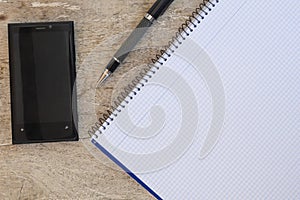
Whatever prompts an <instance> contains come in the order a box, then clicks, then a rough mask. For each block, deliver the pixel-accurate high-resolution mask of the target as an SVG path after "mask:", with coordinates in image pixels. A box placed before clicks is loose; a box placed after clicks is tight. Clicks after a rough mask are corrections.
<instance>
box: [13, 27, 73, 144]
mask: <svg viewBox="0 0 300 200" xmlns="http://www.w3.org/2000/svg"><path fill="white" fill-rule="evenodd" d="M72 25H73V24H72ZM72 27H73V26H70V23H57V24H56V23H53V24H31V25H29V26H25V27H22V26H16V27H10V28H11V29H10V30H11V34H10V44H11V45H10V47H11V51H10V57H11V60H10V61H11V62H10V64H11V73H12V74H11V77H12V86H13V87H12V90H13V91H12V93H13V94H12V103H13V105H12V106H13V109H12V110H13V123H14V124H15V126H13V128H14V130H13V132H14V133H15V134H16V135H19V136H22V135H23V136H25V137H22V138H25V139H26V140H57V139H62V138H68V137H72V134H73V133H74V128H75V127H74V123H73V121H74V119H73V115H74V114H75V112H76V110H74V109H73V108H74V107H73V106H74V105H73V102H74V101H73V100H74V99H73V98H74V95H73V94H74V93H73V92H74V91H73V89H74V81H75V80H74V78H75V66H74V62H75V61H74V44H73V42H72V37H73V33H72ZM15 138H17V136H16V137H15Z"/></svg>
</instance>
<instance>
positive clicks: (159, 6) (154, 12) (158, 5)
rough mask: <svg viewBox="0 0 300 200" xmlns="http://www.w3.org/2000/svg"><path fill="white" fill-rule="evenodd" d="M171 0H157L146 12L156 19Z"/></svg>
mask: <svg viewBox="0 0 300 200" xmlns="http://www.w3.org/2000/svg"><path fill="white" fill-rule="evenodd" d="M173 1H174V0H157V1H156V2H155V3H154V5H153V6H152V7H151V8H150V10H149V11H148V14H150V15H151V16H152V17H154V18H155V19H157V18H158V17H159V16H161V15H162V14H164V12H165V11H166V10H167V8H168V7H169V6H170V4H171V3H172V2H173Z"/></svg>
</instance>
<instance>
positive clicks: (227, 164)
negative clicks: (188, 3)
mask: <svg viewBox="0 0 300 200" xmlns="http://www.w3.org/2000/svg"><path fill="white" fill-rule="evenodd" d="M299 7H300V1H295V0H287V1H284V3H282V1H279V0H275V1H262V0H254V1H250V0H248V1H247V0H241V1H235V0H226V1H225V0H224V1H221V0H220V1H217V0H211V1H204V3H203V4H201V6H200V8H197V9H196V11H195V12H194V13H193V14H192V16H191V17H190V18H189V19H190V21H187V22H186V23H185V24H184V25H183V26H182V30H181V32H180V33H177V34H176V37H174V38H173V39H172V41H171V42H170V46H169V48H168V49H166V51H165V52H164V53H163V54H162V55H161V56H160V59H158V60H157V62H156V63H155V64H154V65H153V67H152V68H151V69H150V70H149V71H148V73H147V74H146V75H145V77H144V79H143V80H142V81H141V82H140V83H139V84H138V85H137V86H136V88H135V89H134V90H133V91H132V92H131V93H130V94H129V95H128V97H127V98H126V99H125V100H124V101H123V103H122V104H121V105H120V106H119V107H118V108H116V109H115V111H114V112H113V113H112V115H111V116H110V117H109V118H108V119H107V121H106V122H105V123H104V124H103V125H102V127H101V128H100V129H99V130H98V131H96V133H95V135H94V136H93V138H92V142H93V144H94V145H95V146H96V147H98V148H99V149H100V150H101V151H102V152H103V153H104V154H106V155H107V156H108V157H109V158H111V159H112V160H113V161H114V162H115V163H116V164H118V165H119V166H120V167H121V168H122V169H123V170H125V171H126V172H127V173H128V174H129V175H130V176H131V177H132V178H134V179H135V180H136V181H137V182H138V183H140V184H141V185H142V186H143V187H145V188H146V189H147V190H148V191H149V192H150V193H151V194H152V195H153V196H154V197H155V198H157V199H172V200H173V199H224V198H225V199H253V198H263V199H299V198H300V148H299V147H300V135H299V133H300V89H299V88H300V79H299V77H300V68H299V66H300V59H299V52H300V48H299V47H300V31H299V24H300V23H299V19H300V12H299Z"/></svg>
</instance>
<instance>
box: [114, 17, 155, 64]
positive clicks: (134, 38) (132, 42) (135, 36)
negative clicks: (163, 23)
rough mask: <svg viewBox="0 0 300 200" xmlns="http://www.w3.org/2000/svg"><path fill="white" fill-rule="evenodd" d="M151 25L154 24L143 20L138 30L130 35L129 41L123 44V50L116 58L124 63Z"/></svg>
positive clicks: (120, 50)
mask: <svg viewBox="0 0 300 200" xmlns="http://www.w3.org/2000/svg"><path fill="white" fill-rule="evenodd" d="M151 25H152V22H150V21H149V20H147V19H145V18H143V19H142V21H141V22H140V23H139V25H138V26H137V27H136V29H135V30H134V31H133V32H132V33H131V34H130V36H129V37H128V38H127V40H126V41H125V42H124V43H123V44H122V46H121V48H120V49H119V50H118V51H117V53H116V54H115V58H117V59H118V60H119V61H120V62H121V63H122V62H123V61H124V60H125V58H126V57H127V55H128V54H129V53H130V52H131V51H132V50H133V49H134V47H135V46H136V45H137V43H138V42H139V41H140V40H141V38H142V37H143V36H144V35H145V33H146V32H147V30H148V28H149V27H150V26H151Z"/></svg>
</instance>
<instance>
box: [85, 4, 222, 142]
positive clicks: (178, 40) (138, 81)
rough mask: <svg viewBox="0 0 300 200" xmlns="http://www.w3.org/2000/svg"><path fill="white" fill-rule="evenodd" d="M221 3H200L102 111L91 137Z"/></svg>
mask: <svg viewBox="0 0 300 200" xmlns="http://www.w3.org/2000/svg"><path fill="white" fill-rule="evenodd" d="M217 3H219V0H203V1H202V3H200V4H199V7H197V8H196V10H195V11H194V12H193V13H192V14H191V15H190V16H189V17H188V19H187V20H186V21H185V22H184V23H183V24H182V25H181V26H180V27H179V28H178V32H177V33H176V34H175V36H174V37H173V38H172V39H171V40H170V42H169V44H168V46H167V47H166V48H164V49H163V50H161V51H160V54H157V55H156V58H155V59H152V62H153V64H149V65H148V67H147V68H146V69H143V71H142V72H140V73H139V75H137V76H136V77H135V79H134V80H133V81H131V83H129V84H128V85H127V86H126V87H125V88H124V90H123V91H122V92H121V93H120V94H119V96H118V97H117V99H116V100H115V101H114V102H113V105H110V106H108V109H107V110H106V111H105V113H102V114H101V115H102V117H100V118H99V119H98V122H97V123H95V125H94V126H92V127H91V129H90V130H89V131H88V134H89V136H90V137H92V136H94V137H96V138H98V134H97V132H98V133H99V134H102V133H103V131H105V130H106V128H107V126H109V125H110V123H111V122H112V121H114V119H115V118H116V117H117V116H118V114H119V113H120V112H122V109H124V108H125V107H126V105H127V104H129V102H130V101H131V100H132V99H133V98H134V96H136V95H137V94H138V93H139V91H141V89H142V88H143V87H144V86H145V84H146V83H147V82H148V81H149V79H151V78H152V76H153V75H154V74H155V73H156V72H157V71H158V70H159V69H160V67H159V66H156V65H155V64H157V63H158V64H160V65H161V66H163V65H164V63H165V62H166V61H167V60H168V58H170V57H171V56H172V54H173V53H174V52H175V50H176V49H178V48H179V46H180V45H181V44H182V41H183V40H186V38H187V37H189V36H190V34H191V33H192V32H193V31H194V29H195V28H197V26H198V24H200V23H201V22H202V21H203V20H204V18H205V16H206V15H208V13H209V12H210V11H212V8H213V7H215V6H216V4H217Z"/></svg>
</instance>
